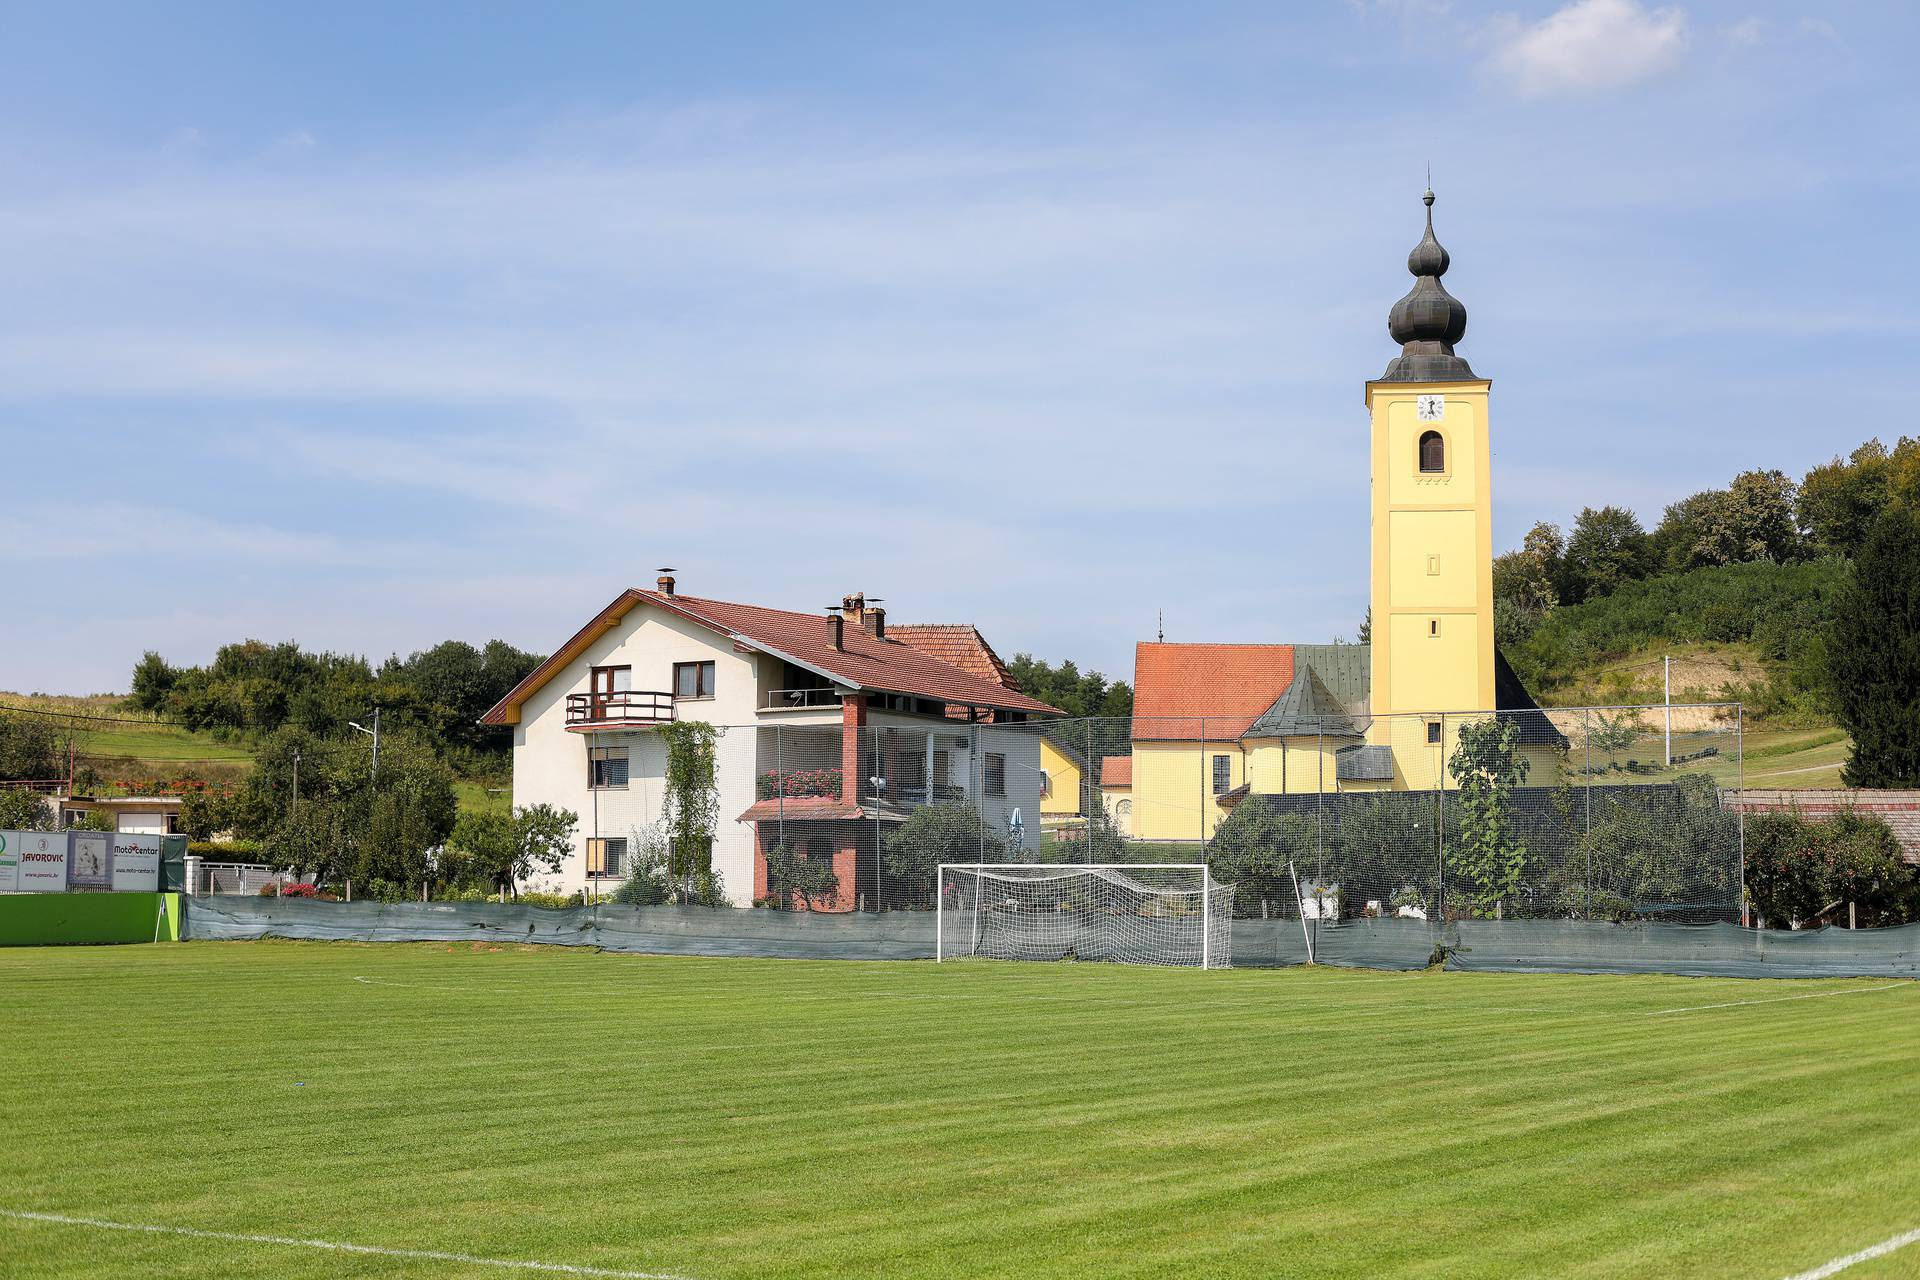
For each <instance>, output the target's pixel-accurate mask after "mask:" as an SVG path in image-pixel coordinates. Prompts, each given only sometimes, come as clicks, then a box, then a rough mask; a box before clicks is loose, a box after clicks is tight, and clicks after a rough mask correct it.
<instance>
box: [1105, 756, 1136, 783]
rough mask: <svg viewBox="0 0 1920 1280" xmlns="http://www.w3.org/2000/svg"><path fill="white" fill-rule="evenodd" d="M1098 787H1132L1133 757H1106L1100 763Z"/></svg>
mask: <svg viewBox="0 0 1920 1280" xmlns="http://www.w3.org/2000/svg"><path fill="white" fill-rule="evenodd" d="M1100 785H1101V786H1103V787H1130V786H1132V785H1133V757H1132V756H1108V757H1106V759H1104V760H1102V761H1101V762H1100Z"/></svg>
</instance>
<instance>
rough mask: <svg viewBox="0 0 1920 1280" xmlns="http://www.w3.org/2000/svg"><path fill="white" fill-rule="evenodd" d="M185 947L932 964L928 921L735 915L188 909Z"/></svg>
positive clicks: (726, 911) (241, 901)
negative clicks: (389, 945) (585, 950)
mask: <svg viewBox="0 0 1920 1280" xmlns="http://www.w3.org/2000/svg"><path fill="white" fill-rule="evenodd" d="M186 936H187V937H188V938H189V939H195V940H199V939H216V940H220V939H226V940H233V939H253V938H297V939H312V940H321V941H346V942H492V943H501V944H515V943H528V942H533V943H546V944H550V945H558V946H576V947H602V948H605V949H606V950H609V951H635V952H646V953H650V954H654V955H687V956H765V957H770V958H775V959H809V958H819V959H842V960H920V959H927V960H931V959H932V958H933V916H932V915H931V914H929V913H927V912H906V911H898V912H888V913H886V914H882V915H875V914H862V913H854V912H849V913H846V914H827V913H822V912H785V911H741V910H736V909H734V908H731V907H626V906H618V905H614V904H611V903H603V904H601V905H600V906H597V907H567V908H562V909H557V910H556V909H553V908H549V907H528V906H521V905H518V904H516V903H498V902H400V903H387V902H320V901H314V900H312V899H306V898H245V897H199V898H193V899H190V900H189V905H188V907H187V924H186Z"/></svg>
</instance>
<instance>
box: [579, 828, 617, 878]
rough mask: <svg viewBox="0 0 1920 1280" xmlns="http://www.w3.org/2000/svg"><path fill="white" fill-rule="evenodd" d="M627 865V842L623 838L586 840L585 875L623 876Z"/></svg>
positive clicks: (593, 837) (592, 837)
mask: <svg viewBox="0 0 1920 1280" xmlns="http://www.w3.org/2000/svg"><path fill="white" fill-rule="evenodd" d="M626 864H627V841H626V837H624V836H614V837H610V838H608V839H604V840H603V839H600V838H598V837H595V836H589V837H588V838H587V874H588V875H590V876H617V875H621V874H624V871H625V868H626Z"/></svg>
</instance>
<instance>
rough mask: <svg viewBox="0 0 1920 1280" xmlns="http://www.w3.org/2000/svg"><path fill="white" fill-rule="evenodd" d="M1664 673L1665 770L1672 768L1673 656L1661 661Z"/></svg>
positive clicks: (1667, 656) (1668, 655) (1669, 655)
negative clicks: (1665, 703) (1665, 704)
mask: <svg viewBox="0 0 1920 1280" xmlns="http://www.w3.org/2000/svg"><path fill="white" fill-rule="evenodd" d="M1661 665H1662V666H1663V667H1664V668H1665V672H1666V688H1667V694H1666V702H1667V768H1669V769H1671V768H1673V655H1672V654H1667V655H1666V657H1665V658H1663V659H1662V660H1661Z"/></svg>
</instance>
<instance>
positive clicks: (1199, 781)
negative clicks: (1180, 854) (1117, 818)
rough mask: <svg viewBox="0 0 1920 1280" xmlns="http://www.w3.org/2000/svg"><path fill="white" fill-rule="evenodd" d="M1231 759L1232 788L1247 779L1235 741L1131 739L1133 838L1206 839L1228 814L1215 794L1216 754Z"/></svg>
mask: <svg viewBox="0 0 1920 1280" xmlns="http://www.w3.org/2000/svg"><path fill="white" fill-rule="evenodd" d="M1219 755H1223V756H1226V757H1227V759H1228V769H1229V777H1230V779H1231V781H1230V783H1229V788H1228V789H1229V790H1231V789H1232V788H1234V787H1238V786H1239V785H1241V783H1243V782H1245V781H1246V774H1247V763H1246V758H1245V756H1244V755H1243V754H1242V753H1241V750H1240V744H1239V743H1237V742H1231V741H1228V742H1208V743H1205V744H1202V743H1200V742H1198V741H1191V740H1189V741H1184V742H1142V741H1136V742H1135V743H1134V744H1133V796H1132V798H1133V838H1134V839H1136V840H1205V839H1209V838H1211V837H1212V835H1213V832H1214V828H1215V827H1217V826H1219V825H1220V822H1221V820H1222V819H1223V818H1224V817H1225V816H1226V810H1224V809H1222V808H1221V807H1220V805H1219V803H1218V801H1217V800H1216V799H1215V797H1214V794H1213V757H1215V756H1219Z"/></svg>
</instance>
